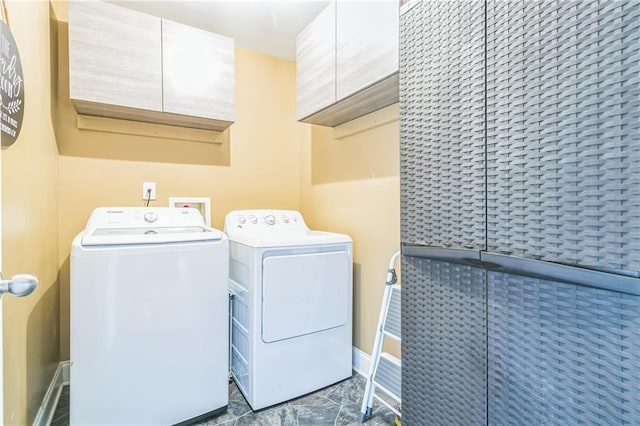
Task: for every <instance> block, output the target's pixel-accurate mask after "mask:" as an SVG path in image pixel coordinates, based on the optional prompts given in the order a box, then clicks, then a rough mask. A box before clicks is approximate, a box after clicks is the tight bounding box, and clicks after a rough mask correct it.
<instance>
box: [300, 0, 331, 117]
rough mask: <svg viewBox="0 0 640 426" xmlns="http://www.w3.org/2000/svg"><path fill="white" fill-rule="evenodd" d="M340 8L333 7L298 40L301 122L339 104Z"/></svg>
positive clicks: (323, 13) (326, 10)
mask: <svg viewBox="0 0 640 426" xmlns="http://www.w3.org/2000/svg"><path fill="white" fill-rule="evenodd" d="M335 52H336V4H335V2H333V3H331V4H329V6H327V8H325V9H324V10H323V11H322V12H321V13H320V15H318V16H317V17H316V19H314V20H313V22H312V23H311V24H309V26H308V27H307V28H305V29H304V31H302V32H301V33H300V34H299V35H298V38H297V39H296V88H297V108H298V110H297V112H298V119H302V118H305V117H308V116H309V115H311V114H313V113H314V112H317V111H320V110H321V109H324V108H326V107H328V106H329V105H332V104H334V103H335V102H336V53H335Z"/></svg>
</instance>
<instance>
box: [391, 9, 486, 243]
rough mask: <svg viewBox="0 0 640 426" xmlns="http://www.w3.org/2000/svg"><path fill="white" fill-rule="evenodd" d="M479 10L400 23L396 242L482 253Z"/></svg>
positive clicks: (420, 15) (413, 16)
mask: <svg viewBox="0 0 640 426" xmlns="http://www.w3.org/2000/svg"><path fill="white" fill-rule="evenodd" d="M484 95H485V90H484V3H483V2H481V1H473V2H469V1H465V0H462V1H454V0H449V1H430V2H426V1H425V2H421V3H420V4H417V5H416V6H415V7H413V8H412V9H411V10H409V11H408V12H407V13H405V14H404V15H402V17H401V29H400V182H401V183H400V185H401V207H402V210H401V211H402V214H401V219H402V220H401V224H402V241H404V242H412V243H417V244H426V245H430V246H441V247H465V248H484V247H485V231H486V226H485V162H484V151H485V139H484V127H485V126H484Z"/></svg>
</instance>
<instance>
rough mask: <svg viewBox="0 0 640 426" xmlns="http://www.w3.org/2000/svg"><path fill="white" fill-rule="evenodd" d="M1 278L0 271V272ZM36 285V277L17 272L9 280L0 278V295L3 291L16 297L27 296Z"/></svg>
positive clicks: (0, 295)
mask: <svg viewBox="0 0 640 426" xmlns="http://www.w3.org/2000/svg"><path fill="white" fill-rule="evenodd" d="M0 278H2V273H0ZM36 287H38V279H37V278H36V277H35V276H33V275H31V274H18V275H14V276H13V277H11V279H10V280H2V279H0V297H2V294H3V293H10V294H12V295H14V296H16V297H23V296H28V295H29V294H31V293H32V292H33V290H35V289H36Z"/></svg>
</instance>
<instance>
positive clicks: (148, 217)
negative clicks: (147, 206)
mask: <svg viewBox="0 0 640 426" xmlns="http://www.w3.org/2000/svg"><path fill="white" fill-rule="evenodd" d="M144 220H145V221H146V222H149V223H153V222H155V221H156V220H158V213H156V212H146V213H145V214H144Z"/></svg>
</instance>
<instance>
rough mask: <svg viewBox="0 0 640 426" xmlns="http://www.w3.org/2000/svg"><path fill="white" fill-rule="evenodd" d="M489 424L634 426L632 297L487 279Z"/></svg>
mask: <svg viewBox="0 0 640 426" xmlns="http://www.w3.org/2000/svg"><path fill="white" fill-rule="evenodd" d="M488 291H489V337H488V345H489V423H490V424H492V425H524V424H531V425H542V424H545V425H577V424H589V425H614V424H616V425H622V424H627V425H638V424H640V297H639V296H632V295H627V294H623V293H616V292H611V291H606V290H597V289H591V288H587V287H579V286H573V285H569V284H561V283H555V282H551V281H541V280H538V279H533V278H524V277H519V276H515V275H506V274H502V273H493V272H491V273H489V287H488Z"/></svg>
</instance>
